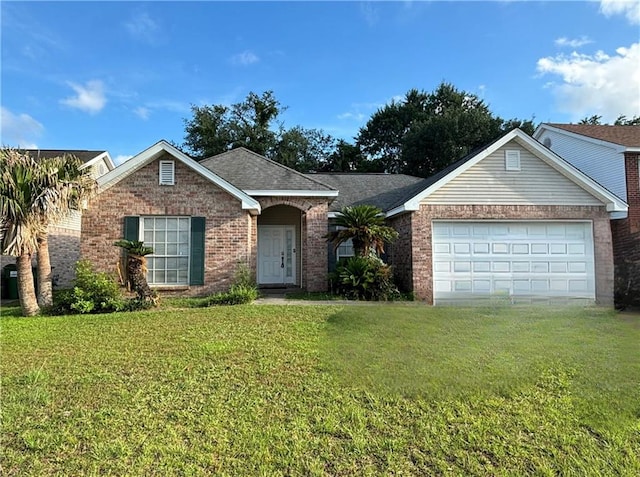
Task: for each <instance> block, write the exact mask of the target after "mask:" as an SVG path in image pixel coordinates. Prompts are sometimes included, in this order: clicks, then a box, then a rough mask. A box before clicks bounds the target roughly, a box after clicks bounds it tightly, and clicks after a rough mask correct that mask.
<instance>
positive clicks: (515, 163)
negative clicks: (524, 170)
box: [504, 150, 520, 171]
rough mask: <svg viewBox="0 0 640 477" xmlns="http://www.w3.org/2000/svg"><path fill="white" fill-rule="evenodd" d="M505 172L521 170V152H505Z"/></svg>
mask: <svg viewBox="0 0 640 477" xmlns="http://www.w3.org/2000/svg"><path fill="white" fill-rule="evenodd" d="M504 170H505V171H519V170H520V151H517V150H514V151H511V150H506V151H504Z"/></svg>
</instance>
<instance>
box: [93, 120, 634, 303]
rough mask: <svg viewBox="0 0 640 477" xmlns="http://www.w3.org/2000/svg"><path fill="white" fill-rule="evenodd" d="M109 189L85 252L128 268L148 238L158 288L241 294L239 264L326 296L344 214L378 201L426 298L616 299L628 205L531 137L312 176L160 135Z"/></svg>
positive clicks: (113, 177) (400, 263)
mask: <svg viewBox="0 0 640 477" xmlns="http://www.w3.org/2000/svg"><path fill="white" fill-rule="evenodd" d="M98 183H99V188H100V193H99V194H98V196H97V197H96V198H95V199H94V200H93V201H91V203H90V204H89V206H88V208H87V210H85V211H84V213H83V215H82V236H81V245H80V250H81V255H82V257H83V258H87V259H89V260H91V261H92V262H93V263H94V264H95V265H96V267H97V268H98V269H101V270H105V271H114V270H115V269H116V266H117V264H118V262H119V260H120V259H121V255H120V250H119V249H118V248H116V247H114V246H113V245H112V244H113V242H114V241H116V240H118V239H120V238H122V237H125V238H128V239H139V240H143V241H144V242H145V243H146V244H148V245H151V246H153V247H154V250H155V253H154V254H153V255H150V256H149V257H148V268H149V272H148V277H149V282H150V284H151V285H152V287H155V288H157V289H158V290H160V291H163V292H179V293H181V294H185V295H203V294H207V293H211V292H215V291H219V290H223V289H225V288H227V287H228V286H229V285H230V283H231V282H232V280H233V278H234V274H235V273H236V270H237V267H238V263H244V264H246V265H247V266H248V267H249V269H250V270H251V271H252V273H253V274H254V276H255V278H256V280H257V282H258V284H259V285H260V286H265V287H267V286H293V287H300V288H302V289H306V290H308V291H323V290H326V289H327V286H328V280H327V274H328V268H329V263H330V262H333V261H335V257H332V256H331V255H332V252H333V250H332V249H331V247H329V246H328V245H327V243H326V240H325V238H324V235H325V234H326V233H327V231H328V230H329V227H330V226H331V220H332V217H335V213H336V212H337V211H338V210H339V209H340V207H341V206H345V205H353V204H357V203H372V204H374V205H378V206H379V207H381V208H382V209H383V211H384V213H385V216H386V218H387V221H388V223H389V224H390V225H391V226H393V227H394V228H396V230H398V232H399V233H400V238H399V240H398V241H397V242H395V243H394V244H393V246H392V247H390V249H389V250H388V260H389V262H390V263H391V264H392V265H393V267H394V271H395V275H396V277H397V279H398V281H399V283H400V285H401V286H402V287H403V288H404V289H406V290H413V291H414V292H415V295H416V296H417V298H419V299H420V300H424V301H426V302H427V303H436V304H437V303H444V302H448V301H460V300H464V301H466V300H475V299H481V298H486V297H492V296H495V295H499V296H508V297H511V298H512V299H513V300H514V301H519V300H523V301H536V300H538V299H540V300H545V301H550V300H551V301H555V300H562V301H566V300H574V299H576V300H582V301H585V300H586V301H589V302H594V301H595V302H598V303H600V304H605V305H610V304H612V301H613V255H612V242H611V229H610V227H609V218H610V214H612V213H624V212H626V210H627V205H626V203H625V202H624V201H622V200H620V199H619V198H618V197H617V196H615V195H614V194H612V193H611V192H609V191H608V190H607V189H605V188H604V187H602V186H601V185H599V184H598V183H596V182H595V181H593V180H592V179H590V178H589V177H588V176H586V175H585V174H583V173H582V172H580V171H579V170H577V169H576V168H574V167H573V166H571V165H570V164H569V163H567V162H565V161H564V160H563V159H561V158H560V157H559V156H558V155H556V154H555V153H553V152H552V151H550V150H549V149H547V148H546V147H544V146H543V145H541V144H540V143H538V142H537V141H536V140H534V139H532V138H531V137H529V136H527V135H526V134H525V133H523V132H522V131H520V130H514V131H512V132H510V133H508V134H506V135H504V136H503V137H502V138H500V139H499V140H497V141H495V142H493V143H492V144H490V145H488V146H486V147H484V148H483V149H481V150H479V151H477V152H474V153H473V154H471V155H469V156H468V157H465V158H463V159H462V160H460V161H458V162H457V163H455V164H453V165H452V166H450V167H449V168H447V169H446V170H444V171H442V172H441V173H439V174H437V175H436V176H434V177H431V178H428V179H419V178H415V177H411V176H403V175H387V174H370V175H369V174H354V175H351V174H301V173H298V172H296V171H293V170H291V169H289V168H287V167H284V166H282V165H280V164H278V163H276V162H273V161H270V160H268V159H266V158H264V157H262V156H260V155H257V154H255V153H253V152H251V151H248V150H246V149H242V148H240V149H235V150H232V151H228V152H225V153H223V154H220V155H218V156H214V157H211V158H208V159H205V160H203V161H201V162H196V161H194V160H193V159H191V158H190V157H188V156H187V155H185V154H184V153H182V152H180V151H179V150H177V149H176V148H174V147H173V146H171V145H170V144H168V143H167V142H164V141H160V142H158V143H157V144H155V145H153V146H151V147H150V148H148V149H146V150H145V151H143V152H141V153H140V154H138V155H137V156H134V157H133V158H131V159H129V160H128V161H126V162H125V163H124V164H122V165H120V166H119V167H117V168H116V169H114V170H112V171H110V172H108V173H107V174H105V175H104V176H102V177H100V178H99V179H98ZM338 254H339V255H342V256H344V255H348V254H349V251H348V247H344V249H343V250H342V251H341V250H340V249H339V250H338Z"/></svg>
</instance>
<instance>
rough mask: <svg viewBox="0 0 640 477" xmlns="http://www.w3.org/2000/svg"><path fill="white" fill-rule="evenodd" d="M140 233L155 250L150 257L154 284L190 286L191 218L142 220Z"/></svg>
mask: <svg viewBox="0 0 640 477" xmlns="http://www.w3.org/2000/svg"><path fill="white" fill-rule="evenodd" d="M140 225H141V227H140V234H141V236H142V240H143V241H144V244H145V245H148V246H150V247H153V254H152V255H148V256H147V281H148V282H149V284H150V285H188V284H189V252H190V250H189V242H190V229H191V223H190V218H189V217H142V220H141V221H140Z"/></svg>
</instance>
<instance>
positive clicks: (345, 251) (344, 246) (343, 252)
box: [336, 239, 355, 261]
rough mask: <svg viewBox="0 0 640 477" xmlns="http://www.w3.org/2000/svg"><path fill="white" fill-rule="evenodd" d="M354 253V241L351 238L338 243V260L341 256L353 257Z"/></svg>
mask: <svg viewBox="0 0 640 477" xmlns="http://www.w3.org/2000/svg"><path fill="white" fill-rule="evenodd" d="M354 255H355V253H354V252H353V241H352V240H351V239H347V240H345V241H344V242H342V243H341V244H340V245H338V248H337V249H336V261H339V260H340V259H341V258H349V257H353V256H354Z"/></svg>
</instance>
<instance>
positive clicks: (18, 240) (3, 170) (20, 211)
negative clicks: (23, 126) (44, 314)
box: [0, 149, 43, 316]
mask: <svg viewBox="0 0 640 477" xmlns="http://www.w3.org/2000/svg"><path fill="white" fill-rule="evenodd" d="M38 171H39V168H38V165H37V163H36V162H35V161H34V160H33V159H31V158H30V157H28V156H26V155H23V154H20V153H19V152H18V151H16V150H14V149H2V151H1V153H0V210H2V223H1V224H0V227H1V231H2V234H1V238H2V253H3V254H8V255H14V256H15V257H16V268H17V271H18V295H19V297H20V306H21V308H22V314H23V315H25V316H33V315H36V314H38V313H39V312H40V307H39V306H38V301H37V299H36V293H35V288H34V282H33V272H32V271H31V258H32V256H33V254H34V253H35V251H36V249H37V237H38V235H39V234H40V233H41V232H42V221H41V220H40V216H39V214H37V213H35V212H34V210H35V209H36V208H37V204H38V203H41V202H42V200H43V199H42V197H40V191H39V190H38V189H39V188H38V187H37V184H38V180H39V178H38Z"/></svg>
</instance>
